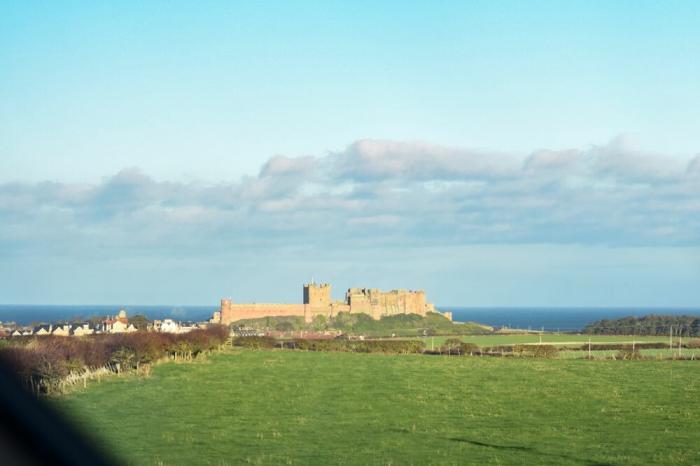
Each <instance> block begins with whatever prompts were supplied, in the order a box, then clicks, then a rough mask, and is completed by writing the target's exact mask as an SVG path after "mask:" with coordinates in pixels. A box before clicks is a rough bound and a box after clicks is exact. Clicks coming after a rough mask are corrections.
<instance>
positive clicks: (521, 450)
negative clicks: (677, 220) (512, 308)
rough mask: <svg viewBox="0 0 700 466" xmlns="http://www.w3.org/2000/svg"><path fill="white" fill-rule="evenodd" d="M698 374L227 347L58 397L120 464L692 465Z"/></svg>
mask: <svg viewBox="0 0 700 466" xmlns="http://www.w3.org/2000/svg"><path fill="white" fill-rule="evenodd" d="M698 399H700V364H698V363H697V362H694V361H584V360H575V361H573V360H565V359H556V360H535V359H518V358H492V357H483V358H480V357H447V356H422V355H403V356H399V355H382V354H351V353H314V352H302V351H280V350H268V351H251V350H231V351H228V352H226V353H223V354H218V355H215V356H212V357H210V358H209V359H208V360H206V361H203V362H195V363H188V364H176V363H167V364H163V365H160V366H158V367H156V368H155V369H154V370H153V372H152V375H151V376H150V377H148V378H135V377H124V378H116V379H113V380H111V381H108V382H103V383H101V384H95V385H92V386H89V387H88V389H87V390H83V391H80V392H75V393H73V394H71V395H69V396H64V397H61V398H57V399H55V403H56V404H57V405H58V407H59V408H60V409H61V410H62V411H64V412H65V413H66V415H68V416H69V417H70V418H72V419H73V420H74V422H76V423H78V424H79V425H80V426H82V427H83V428H84V429H85V430H86V431H87V432H91V433H92V434H93V435H94V436H95V437H96V438H97V441H98V442H99V443H101V444H102V445H104V446H105V447H107V448H108V449H110V450H112V451H114V452H115V453H116V454H117V455H118V456H119V457H120V458H121V459H122V460H123V461H124V462H125V463H127V464H139V465H160V464H165V465H177V464H210V465H224V464H246V463H249V464H528V465H530V464H581V465H593V464H597V465H603V464H639V465H641V464H645V465H646V464H698V463H700V450H699V449H698V447H697V445H698V443H699V441H700V407H698V404H697V401H698Z"/></svg>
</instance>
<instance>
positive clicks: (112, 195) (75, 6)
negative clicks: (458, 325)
mask: <svg viewBox="0 0 700 466" xmlns="http://www.w3.org/2000/svg"><path fill="white" fill-rule="evenodd" d="M231 3H232V4H226V2H196V3H192V2H157V1H153V2H119V3H118V4H107V3H104V2H66V1H55V2H32V1H27V2H4V3H2V4H0V303H28V304H29V303H34V304H71V303H74V304H103V303H104V304H107V303H109V304H119V303H123V304H216V303H217V301H218V300H219V299H220V298H222V297H231V298H233V299H234V301H238V302H247V301H255V302H299V301H300V300H301V285H302V283H303V282H305V281H308V280H310V279H311V278H314V279H315V280H316V281H327V282H330V283H332V284H333V286H334V289H333V290H334V291H333V294H334V296H335V297H336V298H338V299H340V298H342V297H343V290H344V289H346V288H349V287H379V288H410V289H425V290H426V291H427V293H428V298H429V299H430V300H432V301H434V302H436V303H437V304H439V305H460V306H596V307H601V306H602V307H605V306H615V307H619V306H691V307H693V306H694V307H697V306H699V305H700V131H699V130H698V128H699V127H700V113H699V111H698V109H700V61H698V60H695V59H694V57H697V56H700V32H699V31H700V28H699V27H698V25H699V24H700V4H698V3H697V2H691V1H687V2H680V1H668V2H656V1H654V2H652V1H619V2H603V1H600V2H597V1H585V2H583V1H581V2H577V1H570V2H565V3H563V2H546V1H532V2H515V1H513V2H508V1H503V2H449V1H445V2H420V3H418V2H415V3H412V2H405V1H404V2H360V1H356V2H231Z"/></svg>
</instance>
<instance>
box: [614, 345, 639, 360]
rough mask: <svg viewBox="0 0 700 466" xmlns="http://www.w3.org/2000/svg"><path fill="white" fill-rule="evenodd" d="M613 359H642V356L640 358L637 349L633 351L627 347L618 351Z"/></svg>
mask: <svg viewBox="0 0 700 466" xmlns="http://www.w3.org/2000/svg"><path fill="white" fill-rule="evenodd" d="M615 359H624V360H634V359H644V356H642V353H640V352H639V350H638V349H637V348H635V349H634V350H633V349H632V347H629V348H624V349H621V350H620V351H618V352H617V354H616V355H615Z"/></svg>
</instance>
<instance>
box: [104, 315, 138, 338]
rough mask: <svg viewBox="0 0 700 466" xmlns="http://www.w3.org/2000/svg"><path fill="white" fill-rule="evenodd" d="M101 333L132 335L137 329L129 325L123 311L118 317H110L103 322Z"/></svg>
mask: <svg viewBox="0 0 700 466" xmlns="http://www.w3.org/2000/svg"><path fill="white" fill-rule="evenodd" d="M100 331H101V332H103V333H131V332H136V327H134V325H133V324H129V319H128V318H127V316H126V311H125V310H124V309H122V310H121V311H119V314H117V316H116V317H108V318H107V319H105V320H104V321H102V325H101V328H100Z"/></svg>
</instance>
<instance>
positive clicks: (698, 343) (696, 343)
mask: <svg viewBox="0 0 700 466" xmlns="http://www.w3.org/2000/svg"><path fill="white" fill-rule="evenodd" d="M685 347H686V348H691V349H695V348H700V339H695V340H688V341H687V342H686V344H685Z"/></svg>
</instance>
